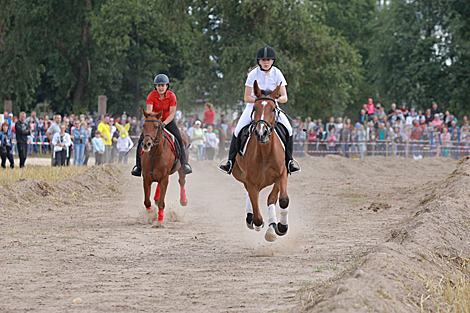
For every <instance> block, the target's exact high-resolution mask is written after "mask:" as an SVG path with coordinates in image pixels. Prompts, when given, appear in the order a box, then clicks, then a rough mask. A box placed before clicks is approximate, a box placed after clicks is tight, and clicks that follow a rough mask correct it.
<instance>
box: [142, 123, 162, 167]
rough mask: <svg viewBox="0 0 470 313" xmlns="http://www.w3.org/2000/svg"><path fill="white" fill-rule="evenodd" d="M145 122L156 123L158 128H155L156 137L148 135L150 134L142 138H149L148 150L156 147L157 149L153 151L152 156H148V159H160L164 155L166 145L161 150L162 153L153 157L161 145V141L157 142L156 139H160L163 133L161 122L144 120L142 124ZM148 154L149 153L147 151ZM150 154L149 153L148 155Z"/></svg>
mask: <svg viewBox="0 0 470 313" xmlns="http://www.w3.org/2000/svg"><path fill="white" fill-rule="evenodd" d="M146 122H156V123H158V126H156V127H155V128H156V129H157V135H156V136H155V138H154V137H153V136H152V135H150V134H145V135H144V138H145V137H147V136H148V137H150V139H152V144H151V145H150V147H149V149H150V150H151V149H152V148H153V147H155V146H156V147H157V149H155V150H154V151H153V154H151V155H150V157H151V158H152V159H156V158H158V157H160V156H161V155H162V154H163V153H165V150H166V145H165V149H163V151H162V152H161V153H160V154H159V155H155V153H156V152H157V150H158V147H159V146H160V144H161V140H158V138H159V137H160V135H161V134H162V133H163V131H162V129H163V122H162V121H160V120H144V123H146ZM149 152H150V151H149ZM149 154H150V153H149Z"/></svg>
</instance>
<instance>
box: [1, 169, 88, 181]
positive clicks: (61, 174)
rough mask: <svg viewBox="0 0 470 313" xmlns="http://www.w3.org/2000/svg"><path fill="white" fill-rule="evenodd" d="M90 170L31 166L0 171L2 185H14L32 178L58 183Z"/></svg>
mask: <svg viewBox="0 0 470 313" xmlns="http://www.w3.org/2000/svg"><path fill="white" fill-rule="evenodd" d="M87 169H88V167H87V166H65V167H51V166H40V165H31V166H26V167H24V168H16V167H15V168H14V169H6V170H3V171H0V185H4V184H14V183H16V182H18V181H19V180H21V179H24V178H31V179H38V180H45V181H47V182H48V183H56V182H59V181H63V180H66V179H68V178H71V177H74V176H77V175H79V174H81V173H83V172H84V171H86V170H87Z"/></svg>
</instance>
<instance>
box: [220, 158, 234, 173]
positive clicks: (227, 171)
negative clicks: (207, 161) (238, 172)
mask: <svg viewBox="0 0 470 313" xmlns="http://www.w3.org/2000/svg"><path fill="white" fill-rule="evenodd" d="M225 161H226V163H229V164H230V168H229V169H228V170H224V169H223V168H222V166H224V165H226V164H222V163H224V162H225ZM232 167H233V163H232V160H230V159H228V158H227V159H223V160H222V161H220V163H219V166H218V169H219V170H220V171H222V172H224V173H225V174H229V175H230V174H231V173H232Z"/></svg>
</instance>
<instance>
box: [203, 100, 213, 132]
mask: <svg viewBox="0 0 470 313" xmlns="http://www.w3.org/2000/svg"><path fill="white" fill-rule="evenodd" d="M204 106H205V107H206V109H207V110H206V111H205V112H204V117H203V118H202V125H204V127H207V126H209V125H210V126H212V127H214V116H215V111H214V105H213V104H212V103H209V102H206V104H205V105H204Z"/></svg>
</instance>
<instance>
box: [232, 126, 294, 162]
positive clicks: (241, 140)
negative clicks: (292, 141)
mask: <svg viewBox="0 0 470 313" xmlns="http://www.w3.org/2000/svg"><path fill="white" fill-rule="evenodd" d="M254 125H255V123H254V122H251V123H250V124H248V125H246V126H245V127H243V128H242V129H241V130H240V134H239V135H238V137H236V138H237V142H236V148H237V152H238V154H240V156H243V155H244V154H245V149H246V144H247V143H248V139H250V137H251V133H252V132H253V130H252V128H253V126H254ZM274 131H275V132H276V134H277V136H278V137H279V139H280V140H281V142H282V144H283V146H284V150H285V147H286V145H287V141H288V140H289V132H288V131H287V128H286V127H285V126H284V125H282V124H281V123H276V124H275V125H274Z"/></svg>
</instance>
